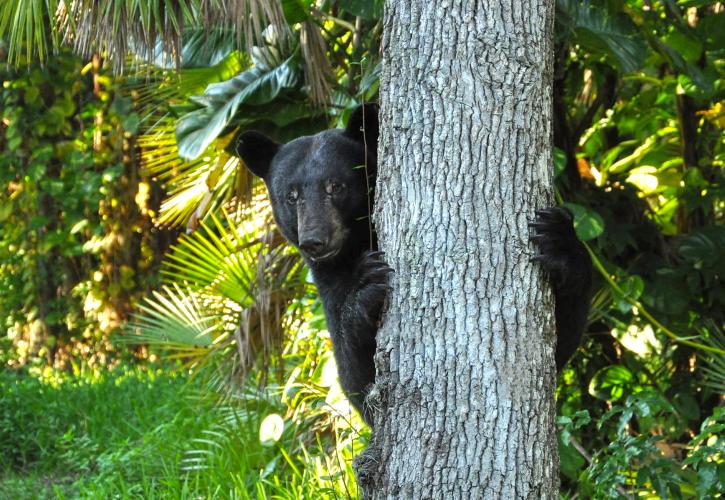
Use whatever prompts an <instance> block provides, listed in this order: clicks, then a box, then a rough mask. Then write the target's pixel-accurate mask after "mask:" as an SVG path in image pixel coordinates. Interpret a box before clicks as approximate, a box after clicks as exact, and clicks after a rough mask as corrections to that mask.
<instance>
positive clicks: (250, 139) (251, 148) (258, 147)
mask: <svg viewBox="0 0 725 500" xmlns="http://www.w3.org/2000/svg"><path fill="white" fill-rule="evenodd" d="M236 149H237V155H239V157H240V158H241V159H242V161H243V162H244V164H245V165H246V166H247V168H248V169H249V170H251V172H252V173H253V174H254V175H256V176H257V177H261V178H262V179H264V178H266V177H267V174H268V173H269V166H270V165H271V163H272V158H274V155H276V154H277V151H278V150H279V144H277V143H276V142H274V141H273V140H272V139H270V138H269V137H267V136H266V135H264V134H260V133H259V132H244V133H243V134H241V135H240V136H239V138H238V139H237V148H236Z"/></svg>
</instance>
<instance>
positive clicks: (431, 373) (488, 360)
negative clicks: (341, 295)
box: [356, 0, 559, 499]
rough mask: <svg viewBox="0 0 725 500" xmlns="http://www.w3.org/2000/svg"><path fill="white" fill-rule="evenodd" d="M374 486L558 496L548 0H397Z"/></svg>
mask: <svg viewBox="0 0 725 500" xmlns="http://www.w3.org/2000/svg"><path fill="white" fill-rule="evenodd" d="M385 7H386V11H385V24H384V35H383V71H382V76H381V86H380V88H381V114H380V121H381V124H382V129H381V141H380V147H379V175H378V181H377V189H376V192H377V199H376V208H375V214H374V215H375V223H376V228H377V231H378V236H379V241H380V245H381V248H382V250H384V251H385V252H386V260H387V261H388V262H389V263H390V265H391V266H392V267H393V268H394V269H395V275H394V277H393V278H392V286H393V290H392V292H391V294H390V299H389V307H388V312H387V314H386V316H385V320H384V324H383V326H382V328H381V329H380V331H379V332H378V337H377V338H378V354H377V359H376V363H377V369H378V376H377V379H376V387H375V389H374V390H373V392H372V393H371V396H370V398H369V403H370V404H371V405H372V406H373V407H374V408H375V411H376V418H375V422H376V424H375V429H374V431H373V436H372V441H371V444H370V447H369V448H368V450H367V451H366V452H365V453H364V454H363V455H361V456H360V457H359V459H358V461H357V463H356V468H357V472H358V478H359V483H360V485H361V487H362V489H363V491H364V492H365V493H366V495H367V496H369V497H371V498H415V499H421V498H537V499H538V498H557V497H558V483H559V477H558V455H557V444H556V434H555V425H554V420H555V402H554V389H555V367H554V343H555V339H554V322H553V300H552V296H551V292H550V288H549V286H548V283H547V282H546V278H545V277H544V275H543V273H542V271H541V270H540V269H539V267H538V266H537V265H535V264H532V263H530V262H529V259H530V257H531V256H532V255H533V254H534V253H535V249H534V248H533V246H532V245H531V244H530V243H529V242H528V237H529V230H528V227H527V223H528V221H529V219H530V218H531V217H532V216H533V214H534V210H535V209H536V208H542V207H544V206H548V205H551V204H552V193H551V180H552V179H551V176H552V167H551V165H552V161H551V109H552V95H551V94H552V50H553V49H552V47H553V40H552V26H553V10H554V8H553V0H519V1H516V2H504V1H503V0H492V1H488V2H471V1H467V0H449V1H442V0H429V1H426V2H417V1H411V0H395V1H393V0H388V1H386V5H385Z"/></svg>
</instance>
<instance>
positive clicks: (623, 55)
mask: <svg viewBox="0 0 725 500" xmlns="http://www.w3.org/2000/svg"><path fill="white" fill-rule="evenodd" d="M556 13H557V18H556V20H557V22H558V23H561V25H562V27H563V28H564V32H566V33H568V35H569V36H570V37H572V38H573V39H574V41H576V43H577V44H579V45H580V46H581V47H582V48H583V49H585V50H587V51H589V52H591V53H592V55H602V56H606V57H607V59H608V60H610V61H611V63H612V64H613V65H614V66H616V67H617V68H619V69H620V70H621V71H623V72H625V73H631V72H634V71H636V70H637V69H639V68H640V67H641V65H642V63H643V62H644V60H645V58H646V56H647V45H646V43H645V40H644V38H643V37H642V34H641V33H640V31H639V29H638V28H637V26H636V25H635V24H634V23H633V22H632V20H631V19H630V18H629V17H628V16H627V15H625V14H617V15H612V14H609V13H608V12H607V11H605V10H604V9H599V8H597V7H595V6H594V5H591V4H589V3H588V2H579V1H578V0H557V2H556Z"/></svg>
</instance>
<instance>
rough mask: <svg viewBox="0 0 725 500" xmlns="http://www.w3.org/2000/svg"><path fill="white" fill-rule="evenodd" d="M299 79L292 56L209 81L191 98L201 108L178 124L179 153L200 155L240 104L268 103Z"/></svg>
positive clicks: (189, 157) (233, 116) (296, 83)
mask: <svg viewBox="0 0 725 500" xmlns="http://www.w3.org/2000/svg"><path fill="white" fill-rule="evenodd" d="M299 82H300V78H299V72H298V70H297V67H296V64H295V63H294V62H293V58H292V57H291V58H289V59H287V60H285V61H284V62H283V63H282V64H280V65H279V66H275V67H268V66H265V65H263V64H261V63H260V64H257V65H255V66H254V67H252V68H250V69H248V70H246V71H244V72H242V73H241V74H240V75H238V76H236V77H234V78H232V79H231V80H227V81H224V82H220V83H214V84H211V85H209V86H208V87H207V89H206V92H204V95H202V96H197V97H194V98H192V100H193V101H194V102H196V103H197V104H199V105H200V106H201V108H200V109H198V110H196V111H192V112H191V113H188V114H187V115H185V116H183V117H181V119H179V121H178V123H177V125H176V141H177V144H178V147H179V156H181V158H184V159H185V160H193V159H196V158H198V157H199V156H200V155H201V154H202V153H203V152H204V151H205V150H206V148H207V147H209V145H210V144H211V143H212V142H213V141H214V140H215V139H216V138H217V137H218V136H219V135H220V134H221V133H222V131H224V129H225V128H226V127H227V126H228V125H229V124H230V123H231V122H232V120H233V119H234V118H235V115H236V113H237V110H238V109H239V106H240V105H242V104H248V105H251V106H259V105H263V104H267V103H269V102H271V101H272V100H273V99H275V98H276V97H277V96H279V95H280V93H281V92H282V91H284V90H287V89H292V88H295V87H296V86H297V85H298V83H299Z"/></svg>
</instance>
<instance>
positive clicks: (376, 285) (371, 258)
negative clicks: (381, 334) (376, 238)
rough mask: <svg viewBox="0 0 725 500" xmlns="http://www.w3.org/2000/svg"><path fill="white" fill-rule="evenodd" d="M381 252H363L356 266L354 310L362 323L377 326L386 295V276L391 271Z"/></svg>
mask: <svg viewBox="0 0 725 500" xmlns="http://www.w3.org/2000/svg"><path fill="white" fill-rule="evenodd" d="M384 255H385V254H384V253H383V252H375V251H370V252H365V253H364V254H363V255H361V256H360V260H359V261H358V265H357V281H358V289H357V292H356V293H355V299H354V300H355V302H356V306H357V307H356V310H357V311H358V313H359V314H360V315H361V316H362V317H360V318H359V319H361V320H362V321H363V322H364V323H367V324H371V325H377V323H378V321H379V320H380V314H381V311H382V308H383V304H384V303H385V298H386V297H387V295H388V290H389V288H390V286H389V285H388V276H389V275H390V273H392V272H393V269H392V268H391V267H390V266H388V264H387V263H386V262H385V261H384V260H383V256H384Z"/></svg>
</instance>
